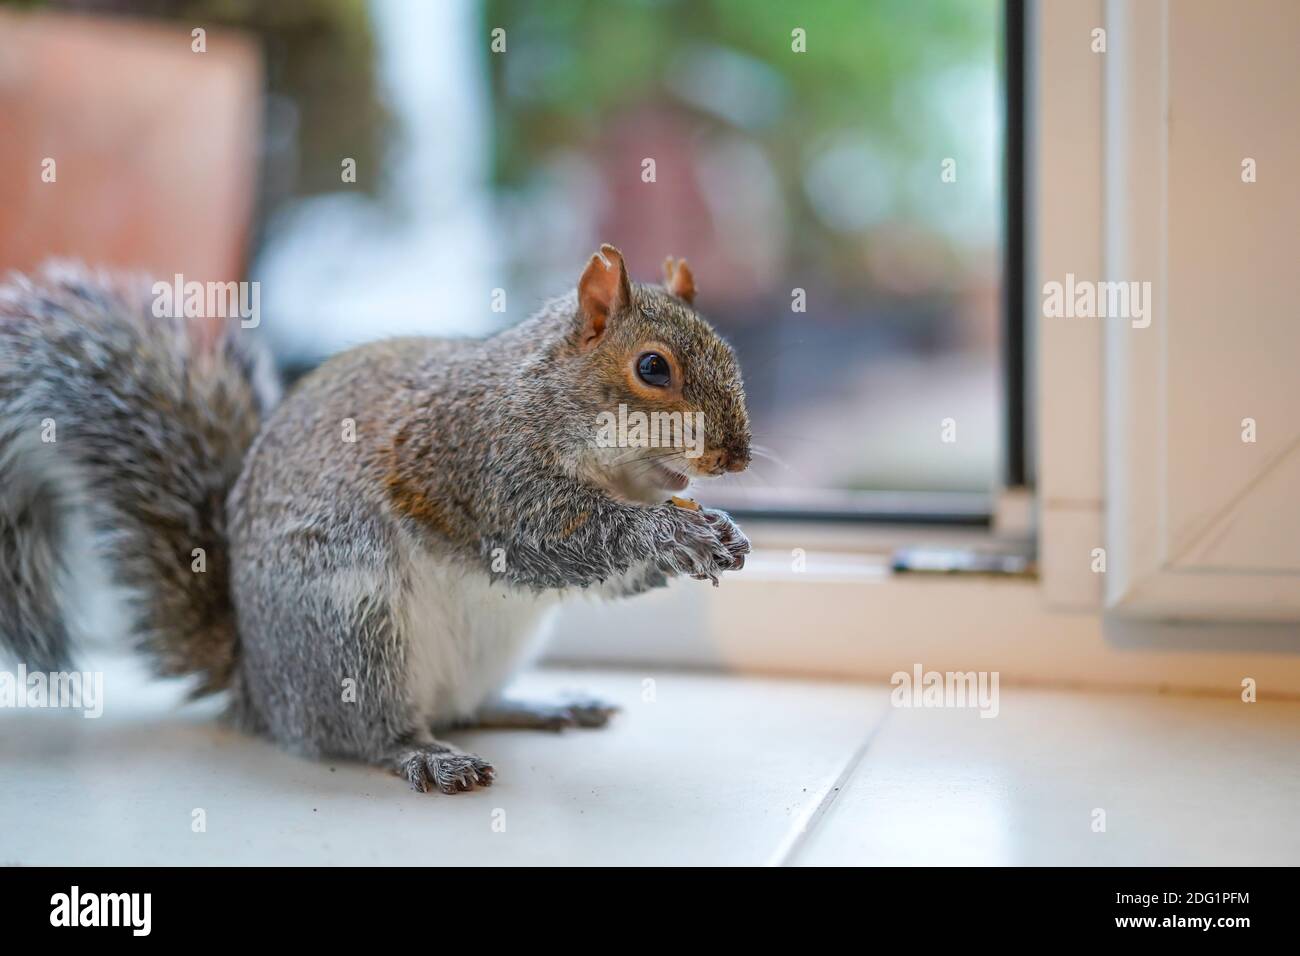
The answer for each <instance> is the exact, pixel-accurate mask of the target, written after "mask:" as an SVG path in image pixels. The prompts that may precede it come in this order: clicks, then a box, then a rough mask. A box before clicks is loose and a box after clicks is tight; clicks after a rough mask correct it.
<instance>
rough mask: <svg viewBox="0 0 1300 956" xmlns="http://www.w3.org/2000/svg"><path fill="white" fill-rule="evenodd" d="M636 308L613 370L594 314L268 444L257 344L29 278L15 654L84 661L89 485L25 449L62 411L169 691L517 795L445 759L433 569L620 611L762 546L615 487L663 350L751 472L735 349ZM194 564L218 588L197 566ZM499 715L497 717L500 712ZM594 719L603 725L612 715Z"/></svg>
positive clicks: (561, 303) (421, 365) (411, 360)
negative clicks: (60, 585) (653, 346)
mask: <svg viewBox="0 0 1300 956" xmlns="http://www.w3.org/2000/svg"><path fill="white" fill-rule="evenodd" d="M620 268H621V265H620ZM631 300H632V301H631V302H630V303H626V304H625V306H624V308H623V309H622V310H621V312H620V314H618V315H616V316H613V317H611V320H610V322H609V328H608V331H607V332H606V334H605V337H604V339H603V340H602V341H601V343H600V345H599V346H598V347H596V348H595V349H594V350H590V351H588V350H584V349H583V348H581V347H579V342H580V330H581V326H582V320H583V316H582V314H581V312H580V310H579V309H578V305H577V298H576V295H574V294H570V295H569V296H566V297H563V298H560V299H557V300H554V301H553V302H551V303H548V304H547V305H546V306H545V307H544V308H543V309H542V310H541V311H540V312H539V313H538V314H537V315H535V316H533V317H532V318H531V319H529V320H527V321H525V322H523V323H521V324H520V325H518V326H516V327H514V328H512V329H509V330H506V331H504V332H502V333H500V334H498V335H496V336H494V337H492V338H490V339H485V340H458V341H447V340H435V339H424V338H406V339H393V340H388V341H383V342H377V343H372V344H370V345H365V346H362V347H359V348H356V349H352V350H350V351H348V352H346V353H343V354H342V355H339V356H336V357H335V358H334V359H332V360H330V361H329V362H327V363H326V364H325V365H323V366H322V367H321V368H320V369H318V370H316V371H315V372H314V373H312V374H311V375H309V376H308V377H307V378H306V379H305V380H304V381H303V382H302V383H301V384H300V385H299V386H298V387H297V388H296V389H295V391H294V392H293V393H292V394H291V395H290V396H289V397H288V398H287V399H286V400H285V401H284V402H283V403H282V404H280V405H279V406H278V407H277V408H275V410H274V411H273V412H271V413H270V414H269V416H268V417H267V419H266V421H265V424H264V425H262V427H261V428H260V430H257V428H258V422H259V419H260V417H261V415H262V414H263V412H264V411H266V410H267V409H268V408H269V406H270V397H269V392H268V390H267V389H266V388H265V387H264V385H263V378H262V375H261V371H260V370H261V362H260V359H259V358H258V357H257V356H256V353H255V352H253V351H252V348H251V344H250V343H249V342H247V341H246V336H247V333H244V334H243V335H241V334H240V332H239V330H235V329H227V330H225V331H224V332H223V338H222V339H221V345H220V347H219V348H218V349H217V350H216V353H215V355H216V358H217V360H215V361H208V362H207V363H206V365H205V364H203V363H201V362H200V360H199V359H198V357H197V353H196V348H197V346H196V345H195V344H194V341H193V337H192V335H191V334H190V332H189V331H188V330H187V329H186V328H185V327H184V325H183V322H177V321H169V320H158V319H154V318H152V317H151V316H148V315H147V309H146V308H145V306H144V305H143V304H142V300H141V299H140V298H139V297H136V298H132V296H130V295H129V294H126V293H124V292H122V291H121V290H120V289H119V288H117V287H115V286H114V285H113V284H112V283H110V282H108V281H107V280H104V279H102V278H100V279H90V278H88V277H85V276H75V277H72V278H65V277H59V276H49V277H47V278H46V279H45V280H43V281H39V282H28V281H26V280H18V281H17V282H16V283H15V284H14V285H11V286H10V287H9V288H7V289H5V290H4V291H3V292H0V421H2V422H3V428H4V431H3V432H0V469H6V468H7V469H9V472H8V474H9V475H12V476H18V475H23V476H26V477H25V478H24V481H25V482H26V483H25V484H22V485H21V486H20V485H18V484H15V485H14V486H13V487H14V488H15V489H19V488H21V491H20V493H14V494H10V495H8V496H7V497H6V498H5V499H4V503H3V504H0V530H3V532H4V539H3V541H0V561H2V562H4V563H3V564H0V582H3V586H2V587H0V609H3V610H4V611H5V620H6V621H8V620H15V621H17V622H18V625H17V626H16V627H13V628H10V627H9V626H7V625H6V626H5V627H4V628H3V630H0V639H3V641H5V642H7V643H8V644H9V645H10V646H12V647H14V648H15V649H16V650H17V651H18V652H19V654H20V655H22V656H24V657H27V658H30V659H32V660H38V661H58V660H63V659H64V657H66V654H67V652H68V638H67V636H66V635H65V634H64V632H63V631H62V630H61V620H62V618H61V616H60V613H59V610H58V609H59V601H58V597H57V594H56V591H57V587H56V584H57V579H58V577H59V569H58V567H59V562H58V557H57V555H58V552H59V546H58V538H59V535H58V530H59V527H60V522H59V515H60V513H61V510H62V509H65V508H67V507H71V504H70V503H69V502H70V496H71V495H72V494H73V492H74V489H73V484H74V483H69V482H62V483H61V482H58V481H54V482H47V485H42V484H41V482H40V480H38V478H37V476H39V475H42V474H44V475H47V476H48V475H49V474H51V472H50V470H49V469H41V468H39V467H37V463H36V462H35V460H34V458H32V456H27V457H26V458H24V459H23V463H18V462H19V459H20V456H18V455H17V454H16V453H15V452H14V449H15V448H17V447H18V446H17V444H16V437H15V436H17V435H19V434H27V433H28V431H29V430H30V429H31V428H33V427H34V426H33V422H37V421H39V419H40V418H41V417H42V416H44V415H46V414H49V415H50V417H55V418H56V419H58V420H59V422H60V425H59V427H60V438H59V445H58V449H59V457H60V458H63V457H65V456H66V459H67V462H68V463H69V464H70V465H71V467H70V473H73V474H75V475H76V476H77V479H78V480H79V481H83V482H84V484H85V492H86V494H85V501H86V503H87V505H88V507H89V508H90V510H91V511H92V512H93V513H94V514H95V515H96V518H97V527H98V528H99V529H100V531H101V533H102V534H103V536H104V543H105V547H106V549H107V551H108V552H109V554H110V555H111V557H112V559H113V563H114V566H115V568H116V573H117V577H118V580H119V581H120V582H121V583H123V584H125V585H127V586H129V587H130V588H131V589H132V591H133V592H134V593H136V594H137V595H138V599H137V601H138V608H139V615H138V616H139V624H138V627H137V636H138V640H139V643H140V644H141V645H142V646H143V647H144V648H145V649H146V650H147V651H149V652H151V653H152V654H153V655H154V657H155V659H156V660H157V661H158V666H159V669H160V670H163V671H164V672H168V673H176V672H184V671H187V670H188V671H191V672H198V673H199V674H200V675H201V681H200V687H201V689H205V690H211V689H217V688H219V687H227V686H228V687H229V690H230V713H231V715H232V717H233V718H234V719H235V721H236V722H237V723H238V724H239V725H241V726H243V727H245V728H246V729H248V730H250V731H253V732H256V733H264V734H267V735H269V736H271V737H273V738H274V739H276V740H277V741H279V742H280V743H282V744H284V745H285V746H288V747H290V748H292V749H295V750H298V751H300V752H304V753H308V754H313V755H325V754H329V755H338V756H346V757H356V758H359V759H363V760H367V761H371V762H374V763H377V764H381V765H384V766H387V767H389V768H390V769H392V770H393V771H395V772H396V773H398V774H400V775H402V776H404V777H405V778H406V779H407V780H408V781H409V782H410V784H411V785H412V786H413V787H415V788H416V789H426V787H427V786H428V785H429V784H432V785H434V786H436V787H437V788H438V789H441V790H443V791H446V792H454V791H456V790H459V789H468V788H470V787H473V786H474V785H476V784H479V785H482V784H486V783H489V782H490V781H491V778H492V774H493V770H492V768H491V766H490V764H488V763H487V762H486V761H483V760H482V759H481V758H478V757H475V756H474V755H472V754H470V755H467V754H462V753H460V752H459V751H457V750H456V749H455V748H454V747H452V746H451V745H449V744H446V743H444V742H442V741H440V740H438V739H437V738H436V737H435V736H434V732H435V730H436V729H437V728H436V727H435V726H432V725H430V723H429V721H428V719H427V715H425V714H424V712H422V711H421V710H420V708H419V706H417V703H416V701H414V700H413V699H412V694H413V690H412V687H411V686H410V683H409V681H408V680H407V677H408V674H409V673H410V672H411V668H412V667H413V666H414V665H413V662H412V660H411V658H410V655H411V654H412V653H413V650H412V643H411V641H412V636H411V634H409V633H407V629H408V628H409V627H410V626H411V622H410V621H409V619H408V617H407V616H404V613H403V611H404V609H407V608H409V607H411V606H413V605H411V604H410V602H411V601H412V593H413V589H414V588H415V586H416V585H415V581H414V577H413V574H414V570H413V569H414V568H415V566H416V564H417V563H418V562H421V561H429V560H435V561H438V562H442V563H443V564H445V565H447V566H450V567H454V568H459V569H461V570H462V571H463V573H464V574H466V575H473V576H476V579H481V580H482V581H483V583H484V586H485V587H489V586H490V587H492V588H499V589H501V592H502V595H503V597H507V596H510V595H525V594H532V593H554V592H569V591H574V590H583V589H592V590H593V591H594V592H596V593H599V594H602V595H606V596H613V595H630V594H636V593H640V592H642V591H645V590H648V589H650V588H654V587H659V586H662V585H663V584H665V583H666V582H667V580H668V579H669V578H671V577H674V576H678V575H683V574H685V575H690V576H693V577H697V578H702V579H707V580H711V581H713V582H714V583H715V584H716V583H717V580H718V577H719V576H720V575H721V574H722V572H723V571H726V570H732V569H735V568H738V567H740V566H741V565H742V564H743V556H744V554H745V553H746V552H747V551H748V550H749V543H748V541H747V540H746V539H745V536H744V535H743V533H741V531H740V529H739V528H737V527H736V525H735V524H734V522H732V521H731V519H730V518H729V517H728V516H726V515H725V514H723V513H722V512H719V511H713V510H708V509H704V510H700V511H691V510H686V509H682V508H679V507H676V506H674V505H672V504H668V503H662V504H652V503H649V502H647V501H630V500H620V499H619V498H616V497H615V496H614V495H613V494H612V493H611V492H610V491H608V490H606V488H605V487H604V486H603V485H602V483H601V481H600V480H598V479H597V478H593V475H597V476H599V475H602V474H605V471H602V469H605V470H607V471H610V470H617V469H618V468H620V467H622V465H618V464H614V465H611V464H610V463H609V462H608V461H603V460H599V459H598V458H597V457H595V456H594V454H593V452H592V451H591V437H592V434H593V429H594V422H595V420H596V415H597V413H598V412H599V411H600V410H602V409H606V408H610V407H612V406H614V405H616V404H617V403H618V402H620V401H627V402H630V403H633V404H634V403H635V402H636V396H635V395H634V394H632V393H630V392H629V391H628V390H627V388H626V386H625V385H624V384H623V382H622V380H621V378H620V375H621V372H620V371H619V368H620V366H619V362H620V361H622V359H621V358H620V356H624V355H625V354H627V350H628V349H631V348H635V347H636V343H637V342H640V341H643V340H646V339H653V340H655V341H659V342H662V343H664V344H665V345H666V346H668V347H669V348H671V349H672V350H673V352H674V353H675V354H676V356H677V357H678V359H679V361H681V363H682V364H683V366H684V367H685V373H686V374H685V380H686V381H685V386H684V393H683V396H682V401H683V402H685V403H686V404H688V405H689V406H691V407H693V408H699V409H702V410H703V411H704V412H705V414H706V420H707V423H708V426H709V429H710V441H711V442H712V443H713V444H714V445H715V446H716V447H717V448H719V449H726V452H727V454H729V455H730V456H732V458H733V460H739V461H741V462H742V463H743V462H746V461H747V460H748V443H749V430H748V419H747V417H746V413H745V407H744V393H743V387H742V385H741V381H740V375H739V371H738V368H737V365H736V361H735V356H734V355H733V354H732V352H731V349H730V348H729V347H728V346H727V345H726V344H725V343H724V342H722V340H721V339H719V338H718V336H717V335H716V333H714V332H713V330H712V329H711V328H710V327H709V326H708V325H707V323H705V322H704V321H703V320H702V319H700V318H699V316H698V315H696V314H695V312H694V311H693V310H692V309H691V308H689V306H688V305H687V304H686V303H685V302H683V301H681V300H679V299H677V298H675V297H674V296H672V295H670V294H668V293H667V292H666V291H665V290H663V289H660V288H657V287H650V286H633V287H631ZM51 410H52V411H51ZM345 420H351V421H352V422H353V423H355V434H356V440H355V442H349V441H346V440H344V435H345V432H344V429H345V428H346V427H347V425H346V423H345ZM65 423H66V425H65ZM255 430H257V433H256V438H253V433H254V431H255ZM65 435H66V436H67V437H66V439H65V437H64V436H65ZM250 442H251V447H250ZM6 449H8V451H7V450H6ZM245 449H247V453H246V454H245ZM236 478H237V480H236ZM47 486H48V487H47ZM232 486H233V487H232ZM227 491H229V496H228V497H227V495H226V492H227ZM663 497H664V496H661V497H660V498H659V499H658V500H660V501H662V500H663ZM193 547H206V548H207V552H208V561H209V573H208V574H207V575H206V576H205V575H194V574H192V573H191V572H190V570H189V555H190V551H191V549H192V548H193ZM502 556H504V567H502V566H501V563H500V558H501V557H502ZM439 566H442V564H440V565H439ZM214 569H215V571H216V573H215V574H214V573H213V571H214ZM227 569H228V572H229V580H228V581H227V578H226V572H227ZM489 613H490V612H489ZM236 620H237V621H238V628H237V632H236V628H235V624H234V622H235V621H236ZM346 682H352V686H353V689H354V691H355V695H354V699H350V698H349V697H348V696H347V695H345V694H344V693H342V692H341V689H343V688H346V687H347V683H346ZM490 707H491V705H489V704H488V703H487V702H486V701H485V702H483V709H482V711H481V712H478V716H480V717H482V718H483V719H484V720H485V721H488V720H490V718H491V717H492V716H493V715H495V716H498V717H499V716H500V714H501V713H502V711H501V709H500V708H499V707H498V708H497V709H496V710H495V711H493V710H491V709H490ZM584 707H585V708H586V709H584V710H583V711H582V714H581V718H582V719H579V717H578V716H574V715H572V714H571V715H570V716H571V717H573V720H574V722H575V723H579V724H589V725H596V724H599V723H603V720H604V719H605V718H606V717H607V716H608V712H609V709H608V708H602V705H598V704H588V705H584ZM515 713H516V714H519V713H523V711H521V710H519V709H518V708H516V710H515ZM597 715H600V716H599V719H597ZM550 716H551V717H555V713H550ZM474 717H475V714H473V713H468V714H457V715H456V718H457V719H456V720H448V721H446V723H456V722H459V720H460V718H465V719H473V718H474ZM543 722H545V721H543Z"/></svg>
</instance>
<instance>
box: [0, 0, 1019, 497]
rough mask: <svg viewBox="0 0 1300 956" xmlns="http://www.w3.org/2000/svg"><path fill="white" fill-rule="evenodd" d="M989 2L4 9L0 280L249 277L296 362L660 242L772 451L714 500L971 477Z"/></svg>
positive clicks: (984, 399) (468, 319) (975, 468)
mask: <svg viewBox="0 0 1300 956" xmlns="http://www.w3.org/2000/svg"><path fill="white" fill-rule="evenodd" d="M1001 16H1002V11H1001V3H1000V2H998V0H929V2H926V3H923V4H919V3H913V2H908V0H872V2H853V3H835V2H827V3H815V4H799V5H793V4H790V3H788V2H783V0H691V2H685V0H680V2H675V0H562V2H553V3H545V4H541V3H530V2H527V0H481V2H476V0H446V2H436V3H434V2H413V0H287V2H278V3H261V2H256V0H48V2H9V3H5V4H3V6H2V9H0V124H3V129H2V130H0V132H2V133H3V137H2V138H0V269H5V270H8V269H13V268H18V269H30V268H33V267H34V266H36V265H37V264H38V263H39V262H40V261H42V260H44V259H45V258H47V257H50V256H55V255H63V256H69V255H71V256H76V257H79V258H84V259H86V260H87V261H89V262H91V263H102V264H108V265H115V266H122V267H131V268H139V269H142V270H144V271H146V272H147V273H149V274H150V275H151V276H157V277H162V278H170V277H171V276H172V274H173V273H175V272H183V273H184V274H185V276H186V278H187V279H198V280H200V281H209V280H226V279H232V278H239V279H244V278H247V279H253V280H257V281H259V282H260V283H261V296H262V299H261V309H262V316H263V319H262V326H261V330H260V331H261V334H264V335H266V336H267V337H268V339H269V341H270V343H271V345H272V347H273V348H274V350H275V352H276V354H277V356H278V358H279V360H280V362H281V364H282V365H283V366H284V368H285V369H286V371H287V372H289V374H291V375H296V374H300V373H301V372H302V371H304V370H306V369H308V368H310V367H312V366H313V365H314V364H316V363H317V362H319V361H320V360H321V359H323V358H324V357H326V356H328V355H329V354H331V353H333V352H335V351H338V350H340V349H342V348H345V347H347V346H350V345H353V344H356V343H358V342H361V341H364V340H366V339H370V338H374V337H378V336H382V335H387V334H393V333H411V332H417V333H428V334H439V335H460V334H471V335H481V334H487V333H490V332H492V331H493V330H494V329H496V328H499V327H501V326H503V325H507V324H513V323H514V322H517V321H519V320H520V319H522V318H524V317H525V316H527V315H528V314H529V313H530V312H532V311H533V310H534V309H535V308H536V307H537V305H538V304H539V303H540V302H542V301H543V300H544V299H546V298H548V297H550V296H552V295H556V294H559V293H562V292H564V291H567V290H568V289H569V288H571V287H572V285H573V284H574V283H575V282H576V279H577V276H578V273H579V271H580V269H581V266H582V264H583V263H584V261H585V259H586V257H587V256H588V255H589V254H590V253H591V251H592V250H593V249H594V248H595V247H596V246H597V245H598V244H599V243H600V242H602V241H609V242H613V243H615V244H616V245H618V246H620V247H621V248H622V250H623V251H624V253H625V255H626V257H627V260H628V263H629V267H630V268H631V270H632V273H633V276H634V278H637V279H639V280H641V281H650V280H656V279H657V278H658V276H659V269H660V263H661V262H662V260H663V258H664V256H666V255H668V254H672V255H675V256H684V257H685V258H686V259H688V260H689V262H690V263H691V266H692V269H693V271H694V273H695V276H696V280H697V285H698V287H699V290H700V292H699V296H698V298H697V303H696V304H697V306H699V308H700V309H701V311H702V312H704V314H705V315H707V316H708V317H709V318H710V319H712V320H713V321H714V323H715V324H716V325H717V326H718V327H719V329H720V330H721V331H722V332H723V333H724V334H725V335H726V336H727V337H728V338H729V339H730V340H731V341H732V342H733V344H734V345H735V346H736V348H737V351H738V352H739V354H740V357H741V362H742V367H743V369H744V371H745V377H746V385H747V389H748V393H749V397H750V404H751V413H752V416H753V419H754V437H755V441H756V442H759V443H761V444H762V445H763V446H765V447H767V448H769V449H771V451H772V452H773V454H774V455H775V457H776V458H777V459H778V460H777V461H772V460H760V461H758V462H756V464H755V467H754V468H753V469H752V470H751V472H750V473H748V474H746V475H741V476H736V477H735V478H734V479H729V481H731V482H732V483H731V484H730V485H729V486H727V487H725V488H722V489H711V490H710V498H711V500H712V499H714V498H719V499H721V498H725V499H726V500H725V501H723V502H722V503H724V504H730V505H731V506H733V507H745V506H750V507H757V508H769V509H770V508H773V507H775V508H787V507H788V508H797V507H804V506H807V507H817V506H830V507H838V506H843V505H845V503H846V502H847V503H851V502H852V500H853V499H854V496H855V495H861V494H862V493H864V492H881V491H890V492H927V491H929V492H935V491H940V492H942V491H947V492H987V491H989V490H990V489H991V487H992V486H993V484H994V483H995V480H996V478H997V468H998V463H999V461H1000V451H999V442H1000V436H999V422H1000V416H1001V408H1000V406H1001V402H1002V400H1003V399H1002V387H1001V378H1000V372H999V368H998V344H999V343H998V335H999V331H998V330H999V321H998V317H999V308H1000V305H999V303H1000V285H1001V255H1002V252H1001V246H1002V195H1001V192H1002V138H1003V117H1002V113H1001V108H1002V83H1003V71H1002V63H1001V56H1002V53H1001V50H1002V43H1001V36H1000V29H1001ZM795 30H802V31H804V32H803V34H802V35H801V36H800V35H795V34H793V32H792V31H795ZM195 31H201V33H196V32H195ZM801 42H802V43H803V44H805V48H806V50H807V51H808V52H806V53H802V52H796V49H797V48H798V47H799V45H800V43H801ZM199 46H201V47H202V50H199V49H198V47H199ZM47 158H53V159H55V160H56V162H57V179H56V180H55V181H53V182H49V181H45V180H43V178H42V175H41V173H42V169H43V166H42V163H43V162H44V160H45V159H47ZM646 160H653V162H654V179H653V181H652V182H647V181H646V175H645V169H646V163H645V161H646ZM351 169H354V170H355V177H352V176H350V175H349V172H350V170H351ZM496 289H500V290H504V291H505V309H504V311H494V310H493V302H494V295H493V290H496ZM797 290H802V291H801V292H800V291H797ZM800 299H802V302H800V301H799V300H800ZM495 301H497V302H498V303H499V302H500V297H499V296H498V297H497V298H496V300H495ZM800 305H802V306H803V310H802V311H801V310H800V309H799V306H800ZM947 418H952V419H954V420H955V422H956V438H957V440H956V441H955V442H942V441H940V440H939V439H940V429H941V423H942V422H943V420H944V419H947ZM715 490H716V491H717V493H716V494H715Z"/></svg>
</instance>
